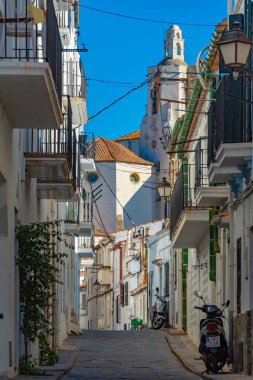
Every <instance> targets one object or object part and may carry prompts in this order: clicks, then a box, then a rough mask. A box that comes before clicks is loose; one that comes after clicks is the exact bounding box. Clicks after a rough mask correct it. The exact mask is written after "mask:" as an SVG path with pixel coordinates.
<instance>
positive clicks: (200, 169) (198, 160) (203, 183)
mask: <svg viewBox="0 0 253 380" xmlns="http://www.w3.org/2000/svg"><path fill="white" fill-rule="evenodd" d="M208 186H209V179H208V171H207V165H206V164H205V162H204V151H203V150H202V140H201V139H199V141H198V143H197V145H196V148H195V185H194V193H196V192H197V190H198V189H199V188H200V187H208Z"/></svg>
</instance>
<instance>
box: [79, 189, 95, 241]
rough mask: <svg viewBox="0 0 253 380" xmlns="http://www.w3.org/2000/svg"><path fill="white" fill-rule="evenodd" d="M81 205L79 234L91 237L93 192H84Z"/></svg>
mask: <svg viewBox="0 0 253 380" xmlns="http://www.w3.org/2000/svg"><path fill="white" fill-rule="evenodd" d="M80 206H81V208H80V220H79V235H80V236H83V237H89V236H91V235H92V231H93V223H92V218H93V203H92V194H91V193H86V192H84V193H83V195H82V203H81V204H80Z"/></svg>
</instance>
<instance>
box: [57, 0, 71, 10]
mask: <svg viewBox="0 0 253 380" xmlns="http://www.w3.org/2000/svg"><path fill="white" fill-rule="evenodd" d="M53 2H54V7H55V10H56V12H64V11H67V10H68V9H69V7H70V5H71V1H70V0H53Z"/></svg>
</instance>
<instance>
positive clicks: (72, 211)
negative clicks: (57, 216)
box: [64, 202, 80, 234]
mask: <svg viewBox="0 0 253 380" xmlns="http://www.w3.org/2000/svg"><path fill="white" fill-rule="evenodd" d="M79 208H80V203H79V202H68V205H67V210H66V216H65V219H64V226H65V231H66V232H68V233H74V234H78V233H79Z"/></svg>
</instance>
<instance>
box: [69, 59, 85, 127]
mask: <svg viewBox="0 0 253 380" xmlns="http://www.w3.org/2000/svg"><path fill="white" fill-rule="evenodd" d="M63 72H64V79H65V80H64V83H65V84H64V86H63V94H64V95H67V96H68V97H69V98H70V103H71V107H72V116H73V125H76V126H77V125H83V124H85V123H87V120H88V116H87V108H86V100H85V99H86V82H85V74H84V69H83V65H82V62H81V61H80V60H78V61H64V62H63ZM63 102H64V103H63V104H64V105H65V104H66V100H64V99H63Z"/></svg>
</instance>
